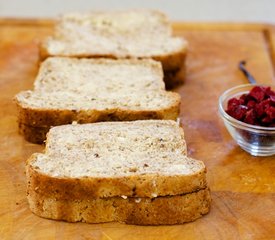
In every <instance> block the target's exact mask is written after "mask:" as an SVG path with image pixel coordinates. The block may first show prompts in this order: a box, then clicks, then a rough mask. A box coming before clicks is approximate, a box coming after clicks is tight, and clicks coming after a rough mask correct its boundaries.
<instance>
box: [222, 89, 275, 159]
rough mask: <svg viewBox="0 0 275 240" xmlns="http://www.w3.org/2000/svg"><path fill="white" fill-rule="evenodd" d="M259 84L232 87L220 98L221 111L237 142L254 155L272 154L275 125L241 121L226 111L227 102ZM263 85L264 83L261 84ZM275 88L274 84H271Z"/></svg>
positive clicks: (274, 147)
mask: <svg viewBox="0 0 275 240" xmlns="http://www.w3.org/2000/svg"><path fill="white" fill-rule="evenodd" d="M254 86H257V84H253V85H252V84H245V85H240V86H237V87H233V88H230V89H229V90H227V91H225V92H224V93H223V94H222V95H221V96H220V98H219V113H220V115H221V117H222V119H223V121H224V124H225V126H226V128H227V130H228V132H229V133H230V134H231V136H232V137H233V139H234V140H235V141H236V142H237V144H238V145H239V146H240V147H241V148H242V149H244V150H245V151H246V152H248V153H250V154H251V155H253V156H272V155H274V154H275V127H261V126H255V125H251V124H247V123H244V122H241V121H239V120H237V119H235V118H233V117H231V116H230V115H228V114H227V113H226V112H225V109H226V108H227V102H228V100H229V99H231V98H233V97H237V98H239V97H240V96H241V95H242V94H244V93H248V92H249V91H250V90H251V89H252V88H253V87H254ZM261 86H263V85H261ZM271 88H272V89H273V90H274V86H271Z"/></svg>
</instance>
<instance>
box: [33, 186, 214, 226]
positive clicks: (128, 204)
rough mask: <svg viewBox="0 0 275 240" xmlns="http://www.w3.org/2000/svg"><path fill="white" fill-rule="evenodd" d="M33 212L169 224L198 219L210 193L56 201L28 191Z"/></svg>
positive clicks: (75, 218) (64, 217) (70, 217)
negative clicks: (151, 197)
mask: <svg viewBox="0 0 275 240" xmlns="http://www.w3.org/2000/svg"><path fill="white" fill-rule="evenodd" d="M28 201H29V204H30V209H31V211H32V212H33V213H35V214H36V215H38V216H40V217H44V218H50V219H55V220H64V221H68V222H87V223H102V222H112V221H118V222H123V223H126V224H136V225H171V224H181V223H185V222H190V221H194V220H196V219H198V218H199V217H201V216H202V215H204V214H207V213H208V211H209V210H210V203H211V197H210V191H209V189H207V188H206V189H203V190H200V191H197V192H193V193H190V194H184V195H176V196H164V197H157V198H153V199H150V198H127V199H123V198H121V197H110V198H91V199H78V200H75V199H68V200H60V199H56V198H55V197H54V196H52V197H45V196H44V195H40V194H39V193H37V192H36V191H29V193H28Z"/></svg>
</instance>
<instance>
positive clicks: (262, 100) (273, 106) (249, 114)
mask: <svg viewBox="0 0 275 240" xmlns="http://www.w3.org/2000/svg"><path fill="white" fill-rule="evenodd" d="M226 112H227V113H228V114H229V115H230V116H231V117H233V118H235V119H237V120H239V121H242V122H245V123H248V124H252V125H257V126H263V127H275V91H273V90H272V89H271V88H270V87H263V86H255V87H253V88H252V89H251V90H250V92H249V93H247V94H243V95H241V97H240V98H235V97H234V98H231V99H230V100H229V101H228V104H227V110H226Z"/></svg>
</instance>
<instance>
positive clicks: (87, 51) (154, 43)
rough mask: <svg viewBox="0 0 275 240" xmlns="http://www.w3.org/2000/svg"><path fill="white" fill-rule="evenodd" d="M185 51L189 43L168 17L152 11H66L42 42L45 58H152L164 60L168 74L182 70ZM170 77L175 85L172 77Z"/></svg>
mask: <svg viewBox="0 0 275 240" xmlns="http://www.w3.org/2000/svg"><path fill="white" fill-rule="evenodd" d="M186 52H187V42H186V41H185V40H184V39H183V38H178V37H173V36H172V28H171V25H170V23H169V21H168V19H167V17H166V16H165V15H164V14H163V13H161V12H159V11H153V10H127V11H109V12H90V13H71V14H66V15H64V16H63V17H62V18H61V19H59V21H58V22H57V24H56V28H55V31H54V35H53V36H52V37H49V38H47V39H46V40H45V41H44V42H43V43H42V45H41V57H42V59H44V58H46V57H49V56H66V57H107V58H116V59H120V58H153V59H155V60H157V61H160V62H161V63H162V66H163V70H164V72H165V73H166V72H167V73H169V72H175V71H178V70H180V69H181V67H182V66H183V65H184V64H183V63H184V61H185V56H186ZM165 75H166V74H165ZM181 78H182V76H181ZM179 79H180V78H179ZM179 79H176V78H175V81H176V80H179ZM169 80H170V82H169V84H170V85H172V84H171V81H172V82H173V79H172V78H170V79H169Z"/></svg>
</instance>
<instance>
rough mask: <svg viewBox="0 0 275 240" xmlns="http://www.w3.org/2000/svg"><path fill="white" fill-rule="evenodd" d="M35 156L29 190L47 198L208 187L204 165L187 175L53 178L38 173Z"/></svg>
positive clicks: (131, 194) (150, 195) (152, 193)
mask: <svg viewBox="0 0 275 240" xmlns="http://www.w3.org/2000/svg"><path fill="white" fill-rule="evenodd" d="M36 157H37V155H36V154H33V155H32V156H31V157H30V159H29V160H28V161H27V165H26V175H27V181H28V191H29V192H31V191H34V190H35V192H36V193H37V194H39V195H40V196H43V197H44V198H51V197H54V198H56V199H58V200H79V199H82V200H83V199H90V198H97V197H114V196H128V197H135V196H138V197H148V198H154V197H156V195H157V196H168V195H178V194H182V193H191V192H194V191H197V190H199V189H204V188H206V186H207V183H206V169H205V167H202V168H201V169H200V170H198V171H196V172H195V173H194V174H188V175H170V176H169V175H167V176H165V175H159V174H145V175H130V176H120V177H113V178H103V177H81V178H69V177H51V176H49V175H45V174H43V173H42V172H39V169H34V167H33V166H32V161H35V160H36ZM194 161H195V160H194ZM171 186H173V187H171Z"/></svg>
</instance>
